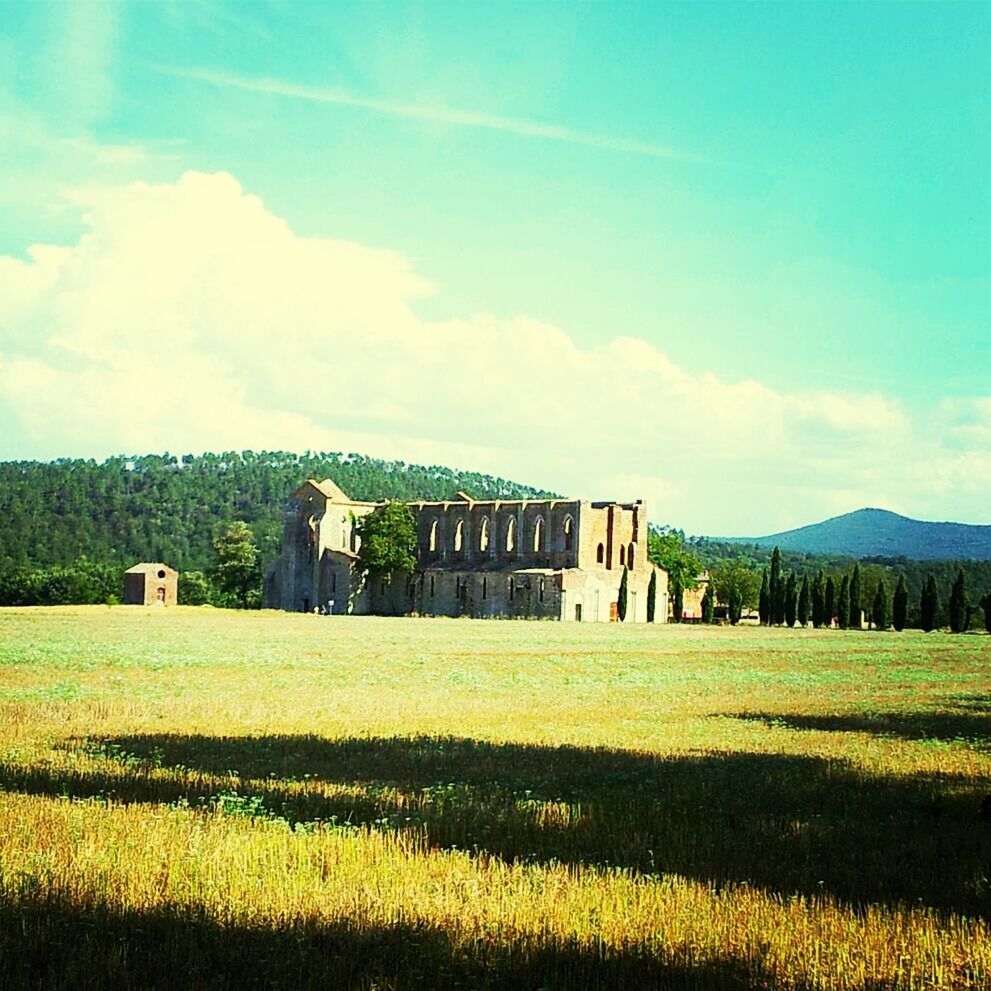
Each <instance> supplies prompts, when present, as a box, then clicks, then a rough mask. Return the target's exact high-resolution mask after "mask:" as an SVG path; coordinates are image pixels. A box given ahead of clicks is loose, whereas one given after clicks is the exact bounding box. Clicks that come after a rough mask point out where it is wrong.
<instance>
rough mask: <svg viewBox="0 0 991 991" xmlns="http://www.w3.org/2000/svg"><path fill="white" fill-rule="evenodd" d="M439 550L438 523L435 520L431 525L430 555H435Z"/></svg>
mask: <svg viewBox="0 0 991 991" xmlns="http://www.w3.org/2000/svg"><path fill="white" fill-rule="evenodd" d="M436 550H437V521H436V520H434V521H433V523H431V524H430V553H431V554H433V553H435V552H436Z"/></svg>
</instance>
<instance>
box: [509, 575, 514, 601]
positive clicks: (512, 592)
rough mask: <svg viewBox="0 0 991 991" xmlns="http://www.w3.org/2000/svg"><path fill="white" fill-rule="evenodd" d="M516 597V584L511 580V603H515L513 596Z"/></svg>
mask: <svg viewBox="0 0 991 991" xmlns="http://www.w3.org/2000/svg"><path fill="white" fill-rule="evenodd" d="M515 595H516V582H515V581H514V580H513V579H512V578H510V579H509V601H510V602H512V601H513V596H515Z"/></svg>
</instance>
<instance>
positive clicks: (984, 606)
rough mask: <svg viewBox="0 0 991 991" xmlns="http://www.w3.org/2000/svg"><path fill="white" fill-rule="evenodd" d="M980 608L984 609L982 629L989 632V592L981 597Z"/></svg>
mask: <svg viewBox="0 0 991 991" xmlns="http://www.w3.org/2000/svg"><path fill="white" fill-rule="evenodd" d="M981 608H982V609H983V610H984V629H985V630H987V631H988V633H991V592H988V594H987V595H985V596H984V598H983V599H981Z"/></svg>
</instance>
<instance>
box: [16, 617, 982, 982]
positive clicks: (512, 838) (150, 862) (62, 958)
mask: <svg viewBox="0 0 991 991" xmlns="http://www.w3.org/2000/svg"><path fill="white" fill-rule="evenodd" d="M988 794H991V637H988V636H986V635H983V634H982V635H966V636H956V637H953V636H950V635H946V634H930V635H924V634H919V633H908V632H906V633H902V634H897V635H896V634H877V633H862V632H853V631H850V632H842V631H824V632H813V631H785V630H769V631H767V630H758V629H724V628H706V629H703V628H679V627H652V628H645V627H621V626H616V625H612V626H595V625H583V626H578V625H572V624H553V623H525V622H497V621H490V622H484V621H467V620H402V619H374V618H344V617H338V618H332V619H328V618H321V617H315V616H303V615H298V616H297V615H283V614H276V613H254V614H252V613H234V612H222V611H212V610H209V609H192V608H179V609H172V610H168V611H153V610H143V609H140V608H123V607H115V608H112V609H110V608H106V607H89V608H66V609H23V610H0V988H3V989H4V991H6V989H8V988H10V989H14V988H20V987H31V988H74V987H105V988H131V987H162V988H201V987H202V988H207V987H209V988H218V987H239V988H240V987H244V988H255V987H256V988H272V987H287V988H289V987H292V988H341V989H359V988H360V989H372V988H376V989H409V988H424V989H429V988H465V989H468V988H507V989H509V988H511V989H513V991H525V989H538V988H544V989H563V988H579V987H594V988H599V989H627V988H629V989H637V988H699V989H703V988H705V989H709V988H792V989H827V988H828V989H867V988H870V989H880V988H913V989H914V988H918V989H923V988H925V989H940V988H945V989H958V988H987V987H991V823H988V822H985V821H982V819H981V818H980V816H979V815H978V812H979V809H980V805H981V800H982V798H983V797H984V796H985V795H988Z"/></svg>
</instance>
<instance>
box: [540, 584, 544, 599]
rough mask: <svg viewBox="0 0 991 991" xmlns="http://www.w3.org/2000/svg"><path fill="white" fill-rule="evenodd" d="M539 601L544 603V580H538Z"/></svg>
mask: <svg viewBox="0 0 991 991" xmlns="http://www.w3.org/2000/svg"><path fill="white" fill-rule="evenodd" d="M540 601H541V602H543V601H544V579H543V578H541V579H540Z"/></svg>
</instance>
